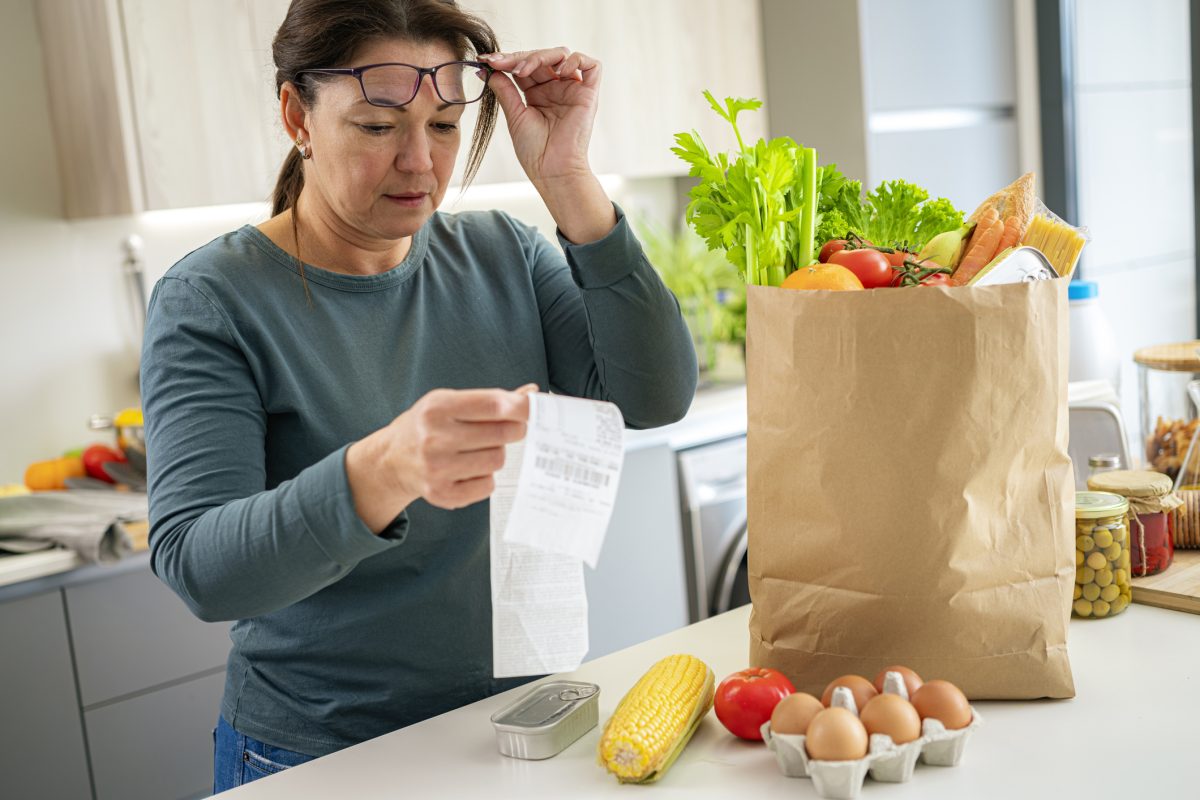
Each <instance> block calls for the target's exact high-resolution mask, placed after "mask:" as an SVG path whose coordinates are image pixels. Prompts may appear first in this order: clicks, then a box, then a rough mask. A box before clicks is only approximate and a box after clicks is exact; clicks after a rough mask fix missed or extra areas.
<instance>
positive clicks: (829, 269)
mask: <svg viewBox="0 0 1200 800" xmlns="http://www.w3.org/2000/svg"><path fill="white" fill-rule="evenodd" d="M780 286H781V287H783V288H784V289H828V290H830V291H834V292H843V291H850V290H854V289H862V288H863V285H862V281H860V280H859V279H858V276H857V275H855V274H854V273H853V272H851V271H850V270H848V269H846V268H845V267H841V266H838V265H837V264H813V265H812V266H810V267H801V268H800V269H798V270H796V271H795V272H793V273H792V274H791V275H788V276H787V277H786V278H784V280H783V283H781V284H780Z"/></svg>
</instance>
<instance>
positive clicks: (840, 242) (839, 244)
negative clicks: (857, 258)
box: [817, 239, 846, 264]
mask: <svg viewBox="0 0 1200 800" xmlns="http://www.w3.org/2000/svg"><path fill="white" fill-rule="evenodd" d="M845 249H846V240H845V239H830V240H829V241H828V242H826V243H825V245H824V246H823V247H822V248H821V253H820V255H818V256H817V261H820V262H821V263H822V264H828V263H829V257H830V256H831V255H833V254H834V253H838V252H841V251H842V250H845Z"/></svg>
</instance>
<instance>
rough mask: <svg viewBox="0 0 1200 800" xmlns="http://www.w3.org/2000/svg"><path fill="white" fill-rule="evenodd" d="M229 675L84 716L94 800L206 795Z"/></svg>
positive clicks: (207, 678) (174, 687) (196, 681)
mask: <svg viewBox="0 0 1200 800" xmlns="http://www.w3.org/2000/svg"><path fill="white" fill-rule="evenodd" d="M224 688H225V672H224V670H221V671H220V672H217V673H214V674H211V675H206V676H203V677H201V678H196V679H194V680H190V681H184V682H183V683H178V684H174V685H171V686H168V687H166V688H164V689H160V690H158V691H154V692H150V693H148V694H139V695H136V696H135V697H131V698H129V699H128V700H125V701H123V702H120V703H115V704H112V705H105V706H101V707H99V708H96V709H94V710H92V711H88V712H86V713H85V714H84V719H85V720H86V723H87V734H88V743H89V746H90V749H91V753H92V773H93V776H94V779H95V783H96V800H134V798H146V800H151V798H164V797H172V798H184V797H207V796H208V795H209V794H211V793H212V781H213V739H212V730H213V728H215V727H216V724H217V714H218V709H219V707H220V706H219V704H220V702H221V692H222V691H223V690H224Z"/></svg>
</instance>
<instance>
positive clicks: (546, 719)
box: [492, 681, 600, 734]
mask: <svg viewBox="0 0 1200 800" xmlns="http://www.w3.org/2000/svg"><path fill="white" fill-rule="evenodd" d="M599 692H600V687H599V686H597V685H596V684H594V683H582V682H577V681H551V682H550V683H543V684H540V685H538V686H535V687H534V688H533V689H531V690H530V691H529V692H527V693H526V694H524V695H522V696H521V697H520V698H519V699H518V700H517V701H516V702H515V703H513V704H511V705H509V706H507V707H505V708H502V709H500V710H499V711H497V712H496V713H495V714H493V715H492V724H493V725H494V726H495V727H496V730H498V731H511V732H516V733H526V734H532V733H540V732H546V731H550V730H552V729H553V728H555V727H556V726H557V725H559V724H561V723H562V722H563V720H564V719H566V718H568V717H570V716H571V715H572V714H574V713H575V712H576V710H577V709H579V708H581V707H582V706H583V705H585V704H586V703H587V702H588V701H589V700H591V699H592V698H594V697H595V696H596V695H597V694H599Z"/></svg>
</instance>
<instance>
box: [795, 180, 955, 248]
mask: <svg viewBox="0 0 1200 800" xmlns="http://www.w3.org/2000/svg"><path fill="white" fill-rule="evenodd" d="M861 191H862V189H861V185H860V184H859V183H858V181H844V183H842V184H841V185H840V186H837V187H834V188H833V189H832V190H831V191H830V192H829V193H828V194H827V193H826V192H825V191H824V190H822V197H821V200H822V205H823V206H826V204H827V207H825V208H823V209H822V212H823V213H822V218H821V223H820V224H819V225H818V227H817V241H818V242H822V243H823V242H827V241H829V240H830V239H844V238H845V237H846V234H847V233H853V234H855V235H857V236H861V237H862V238H864V239H866V240H867V241H870V242H872V243H874V244H877V245H882V246H885V247H897V246H902V247H905V248H906V249H909V250H914V251H916V250H920V249H921V248H922V247H924V246H925V244H926V243H927V242H928V241H929V240H930V239H932V238H933V237H934V236H937V235H938V234H939V233H944V232H945V231H952V230H954V229H956V228H958V227H959V226H960V225H962V220H963V212H961V211H959V210H958V209H957V208H955V207H954V204H953V203H951V202H950V201H949V200H947V199H945V198H942V197H939V198H937V199H935V200H930V199H929V192H927V191H925V190H924V189H922V188H921V187H920V186H917V185H916V184H914V183H909V182H908V181H903V180H895V181H884V182H883V183H881V184H879V186H877V187H876V188H875V189H874V190H873V191H871V192H868V193H867V196H866V197H865V198H862V199H861V200H860V199H859V198H860V193H861Z"/></svg>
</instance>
